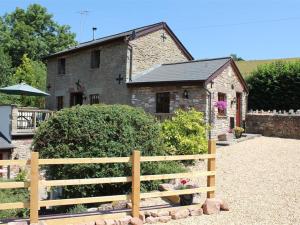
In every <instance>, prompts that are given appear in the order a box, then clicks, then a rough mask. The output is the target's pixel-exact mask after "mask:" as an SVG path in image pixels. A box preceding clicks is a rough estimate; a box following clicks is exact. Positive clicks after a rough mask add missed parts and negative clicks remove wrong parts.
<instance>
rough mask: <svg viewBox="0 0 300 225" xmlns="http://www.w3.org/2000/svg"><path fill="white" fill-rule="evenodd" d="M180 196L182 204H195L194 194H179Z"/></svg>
mask: <svg viewBox="0 0 300 225" xmlns="http://www.w3.org/2000/svg"><path fill="white" fill-rule="evenodd" d="M179 197H180V205H191V204H193V198H194V195H193V194H188V195H179Z"/></svg>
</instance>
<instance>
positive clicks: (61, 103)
mask: <svg viewBox="0 0 300 225" xmlns="http://www.w3.org/2000/svg"><path fill="white" fill-rule="evenodd" d="M63 107H64V96H57V97H56V109H57V111H58V110H61V109H62V108H63Z"/></svg>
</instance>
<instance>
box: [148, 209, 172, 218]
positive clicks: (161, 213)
mask: <svg viewBox="0 0 300 225" xmlns="http://www.w3.org/2000/svg"><path fill="white" fill-rule="evenodd" d="M169 215H170V213H169V211H167V210H157V211H153V212H151V216H153V217H161V216H169Z"/></svg>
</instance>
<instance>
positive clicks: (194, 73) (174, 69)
mask: <svg viewBox="0 0 300 225" xmlns="http://www.w3.org/2000/svg"><path fill="white" fill-rule="evenodd" d="M230 60H231V58H230V57H225V58H215V59H204V60H195V61H189V62H182V63H172V64H162V65H160V66H158V67H156V68H153V69H152V70H149V71H146V72H145V73H143V74H139V75H136V76H134V77H133V79H132V81H131V82H128V84H139V83H156V82H175V81H183V82H184V81H205V80H207V79H208V78H209V77H210V76H211V75H213V74H214V73H215V72H216V71H217V70H218V69H219V68H220V67H222V66H223V65H224V64H226V63H227V62H228V61H230Z"/></svg>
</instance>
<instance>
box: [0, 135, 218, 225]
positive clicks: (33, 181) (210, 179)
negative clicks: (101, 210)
mask: <svg viewBox="0 0 300 225" xmlns="http://www.w3.org/2000/svg"><path fill="white" fill-rule="evenodd" d="M208 149H209V150H208V154H201V155H175V156H141V155H140V152H139V151H133V153H132V156H131V157H114V158H61V159H39V154H38V153H37V152H32V153H31V159H30V160H0V166H8V165H18V166H26V165H28V166H30V180H29V181H28V182H3V183H0V184H1V186H0V189H11V188H29V191H30V201H29V202H14V203H1V204H0V210H7V209H20V208H29V209H30V223H38V221H39V209H40V207H49V206H62V205H74V204H87V203H101V202H112V201H122V200H131V202H132V209H131V210H132V211H131V214H132V216H133V217H138V216H139V212H140V199H141V198H143V199H147V198H153V197H167V196H173V195H182V194H195V193H207V198H213V197H214V194H215V152H216V143H215V141H214V140H209V141H208ZM197 159H207V160H208V168H207V171H202V172H189V173H175V174H160V175H141V174H140V164H141V163H143V162H159V161H179V160H180V161H181V160H197ZM107 163H132V176H130V177H109V178H90V179H69V180H40V176H39V166H43V165H62V164H107ZM199 176H207V186H206V187H199V188H194V189H184V190H172V191H163V192H150V193H140V183H141V182H142V181H152V180H165V179H177V178H187V177H188V178H192V177H199ZM126 182H132V193H131V194H129V195H113V196H101V197H87V198H72V199H56V200H40V199H39V188H40V187H53V186H67V185H87V184H109V183H126ZM125 215H127V213H123V214H122V213H119V214H118V217H120V216H125ZM112 216H113V215H112ZM106 217H107V215H106ZM99 218H101V215H99ZM77 219H78V218H77ZM78 220H79V219H78ZM79 222H81V221H79Z"/></svg>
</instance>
